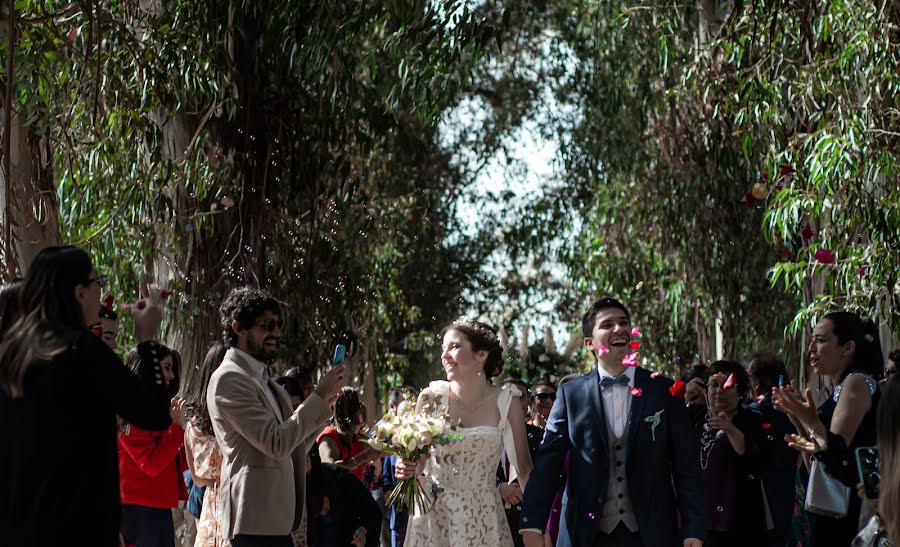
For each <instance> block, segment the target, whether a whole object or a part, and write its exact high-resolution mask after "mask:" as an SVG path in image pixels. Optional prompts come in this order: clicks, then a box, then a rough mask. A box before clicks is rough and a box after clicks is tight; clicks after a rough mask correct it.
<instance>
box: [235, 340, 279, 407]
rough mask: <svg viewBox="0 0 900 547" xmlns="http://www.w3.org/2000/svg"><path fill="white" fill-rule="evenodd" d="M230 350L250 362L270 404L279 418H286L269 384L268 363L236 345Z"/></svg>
mask: <svg viewBox="0 0 900 547" xmlns="http://www.w3.org/2000/svg"><path fill="white" fill-rule="evenodd" d="M228 351H233V352H234V353H235V354H237V355H239V356H240V357H241V358H242V359H243V360H244V361H247V363H249V364H250V368H252V369H253V372H254V373H255V374H256V376H255V378H256V381H257V382H259V386H260V387H261V388H262V390H263V393H265V394H266V399H268V400H269V406H271V407H272V410H274V411H275V415H276V416H278V419H279V420H284V415H282V413H281V405H280V404H278V398H277V397H275V392H274V391H272V387H271V386H270V385H269V370H268V368H267V367H266V365H265V364H264V363H263V362H261V361H259V360H258V359H256V358H255V357H253V356H252V355H250V354H249V353H247V352H246V351H241V350H239V349H237V348H235V347H232V348H230V349H229V350H228Z"/></svg>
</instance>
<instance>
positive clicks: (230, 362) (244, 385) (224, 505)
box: [207, 287, 344, 547]
mask: <svg viewBox="0 0 900 547" xmlns="http://www.w3.org/2000/svg"><path fill="white" fill-rule="evenodd" d="M221 313H222V331H223V336H224V340H225V344H226V346H228V347H229V349H228V351H227V353H226V354H225V360H224V361H223V362H222V364H221V365H220V366H219V368H218V369H216V371H215V372H214V373H213V375H212V377H211V378H210V382H209V389H208V391H207V404H208V406H209V415H210V418H211V419H212V424H213V431H214V432H215V435H216V441H217V442H218V444H219V447H220V448H221V451H222V471H221V478H220V492H221V494H220V500H219V501H220V511H221V513H220V517H219V518H220V523H221V526H222V527H223V535H224V537H226V538H228V539H229V540H231V545H232V546H233V547H244V546H260V547H263V546H264V547H270V546H271V547H292V545H293V542H292V541H291V536H290V534H291V531H292V530H295V529H297V528H298V527H299V526H300V523H301V517H302V515H301V513H302V511H303V504H304V497H305V486H306V485H305V477H306V472H305V465H306V453H307V451H308V450H309V448H310V446H311V444H312V442H313V440H314V439H315V437H316V435H317V434H318V433H319V431H321V430H322V428H323V427H325V425H326V424H327V423H328V420H329V419H330V418H331V404H332V403H334V400H335V399H336V398H337V395H338V392H339V390H340V388H341V387H342V384H343V373H344V366H343V365H338V366H336V367H334V368H332V369H330V370H329V371H328V372H326V373H325V374H324V375H323V376H322V379H321V380H320V381H319V384H318V386H317V387H316V389H315V392H314V393H313V394H311V395H310V396H309V398H308V399H307V400H306V401H304V402H303V403H302V404H300V405H299V406H298V407H297V409H296V410H294V408H293V405H292V404H291V400H290V398H289V397H288V394H287V393H286V392H285V391H284V389H282V388H281V387H280V386H279V385H278V384H276V383H275V382H274V381H273V380H271V379H270V378H269V374H268V370H267V366H266V363H267V362H269V361H270V360H272V359H273V358H274V357H275V354H276V352H277V350H278V341H279V340H280V338H281V334H282V328H283V327H284V321H282V319H281V307H280V306H279V304H278V302H277V301H276V300H275V299H274V298H272V297H271V296H269V295H268V294H267V293H265V292H263V291H261V290H259V289H253V288H249V287H245V288H240V289H235V290H233V291H232V292H231V294H229V295H228V297H227V298H226V299H225V302H223V303H222V307H221Z"/></svg>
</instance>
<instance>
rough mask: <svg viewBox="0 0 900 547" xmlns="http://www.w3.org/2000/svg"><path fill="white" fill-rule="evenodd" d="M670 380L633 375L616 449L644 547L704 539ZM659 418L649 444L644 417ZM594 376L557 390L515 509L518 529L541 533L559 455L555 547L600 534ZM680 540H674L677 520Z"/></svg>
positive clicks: (684, 429) (602, 453)
mask: <svg viewBox="0 0 900 547" xmlns="http://www.w3.org/2000/svg"><path fill="white" fill-rule="evenodd" d="M671 385H672V381H671V380H669V379H667V378H664V377H659V378H656V379H654V378H651V377H650V372H649V371H647V370H644V369H642V368H638V369H636V370H635V377H634V387H635V388H639V389H641V390H642V393H641V395H640V396H633V397H632V400H631V415H630V422H629V427H628V430H627V432H626V438H625V440H624V445H625V446H623V447H622V449H623V450H627V457H628V460H627V463H626V466H625V467H626V474H627V475H626V477H627V481H628V491H629V494H630V495H631V500H632V504H633V507H634V513H635V516H636V518H637V522H638V528H639V530H640V536H641V541H642V543H643V544H644V545H645V547H672V545H675V544H681V539H683V538H686V537H694V538H699V539H704V538H705V537H706V503H705V493H704V489H703V479H702V476H701V473H700V456H699V448H698V444H697V439H696V437H695V436H694V433H693V430H692V427H691V422H690V418H689V417H688V413H687V409H686V408H685V406H684V400H683V399H678V398H675V397H673V396H672V395H671V394H670V393H669V390H668V388H669V386H671ZM657 412H659V416H660V422H659V425H658V426H657V427H656V433H655V440H654V436H653V433H652V430H651V426H652V423H650V422H647V421H646V418H647V417H652V416H653V415H654V414H656V413H657ZM608 445H609V439H608V435H607V432H606V417H605V413H604V409H603V402H602V399H601V396H600V381H599V376H598V374H597V371H596V369H595V370H591V371H590V372H589V373H588V374H585V375H584V376H582V377H580V378H578V379H577V380H573V381H571V382H568V383H566V384H564V385H562V386H560V388H559V391H558V392H557V394H556V403H555V404H554V405H553V410H551V412H550V418H549V420H548V422H547V429H546V432H545V434H544V440H543V442H542V443H541V446H540V448H539V449H538V453H537V457H536V458H535V462H534V471H532V473H531V477H530V479H529V480H528V485H527V487H526V490H525V499H524V501H523V503H522V522H521V528H523V529H525V528H538V529H541V530H543V529H544V527H545V526H546V524H547V518H548V516H549V513H550V505H551V503H552V502H553V498H554V496H555V494H556V491H557V489H558V488H560V487H561V486H563V485H562V477H561V475H560V469H562V468H563V460H564V459H565V457H566V453H571V456H570V459H569V477H568V481H567V482H566V484H565V494H564V496H563V502H562V515H561V518H560V530H559V539H558V541H557V544H556V545H557V547H569V546H576V547H591V546H593V545H595V542H596V539H597V537H598V535H599V533H600V514H601V509H602V505H603V501H604V499H605V498H606V495H607V491H608V486H609V482H610V480H615V477H610V476H609V467H610V466H609V455H610V453H611V451H612V450H614V449H615V447H610V446H608ZM679 514H680V516H681V535H680V538H679V536H678V516H679Z"/></svg>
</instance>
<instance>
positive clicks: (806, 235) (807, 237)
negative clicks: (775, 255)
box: [800, 224, 815, 241]
mask: <svg viewBox="0 0 900 547" xmlns="http://www.w3.org/2000/svg"><path fill="white" fill-rule="evenodd" d="M814 235H815V232H813V229H812V226H810V225H809V224H807V225H806V226H804V227H803V229H802V230H800V237H802V238H803V240H804V241H812V238H813V236H814Z"/></svg>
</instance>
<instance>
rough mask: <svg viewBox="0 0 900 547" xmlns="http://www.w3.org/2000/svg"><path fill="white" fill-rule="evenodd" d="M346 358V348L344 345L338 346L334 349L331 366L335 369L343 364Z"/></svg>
mask: <svg viewBox="0 0 900 547" xmlns="http://www.w3.org/2000/svg"><path fill="white" fill-rule="evenodd" d="M346 357H347V347H346V346H344V344H338V345H337V346H335V347H334V359H333V360H332V361H331V366H332V367H336V366H338V365H340V364H341V363H343V362H344V359H345V358H346Z"/></svg>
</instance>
